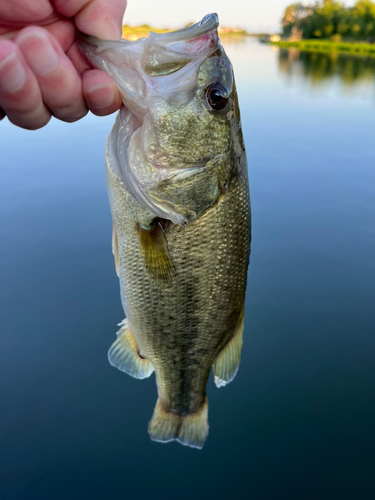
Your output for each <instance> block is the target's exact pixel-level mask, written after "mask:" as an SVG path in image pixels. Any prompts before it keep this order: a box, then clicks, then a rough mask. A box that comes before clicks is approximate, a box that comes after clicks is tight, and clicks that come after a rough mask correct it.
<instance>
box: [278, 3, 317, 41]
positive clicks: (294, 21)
mask: <svg viewBox="0 0 375 500" xmlns="http://www.w3.org/2000/svg"><path fill="white" fill-rule="evenodd" d="M311 13H312V9H311V7H308V6H305V5H303V4H302V3H300V2H298V3H293V4H291V5H289V6H288V7H287V8H286V9H285V12H284V16H283V18H282V20H281V25H282V28H283V34H284V35H285V36H290V34H291V32H292V29H293V28H294V27H295V26H296V27H297V28H299V27H300V25H301V22H302V20H303V19H305V18H306V17H307V16H309V15H311Z"/></svg>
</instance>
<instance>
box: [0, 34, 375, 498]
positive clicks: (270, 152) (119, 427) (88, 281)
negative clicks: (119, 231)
mask: <svg viewBox="0 0 375 500" xmlns="http://www.w3.org/2000/svg"><path fill="white" fill-rule="evenodd" d="M227 51H228V53H229V56H230V57H231V59H232V62H233V64H234V67H235V72H236V76H237V85H238V90H239V96H240V104H241V110H242V121H243V128H244V134H245V140H246V144H247V150H248V158H249V172H250V183H251V197H252V208H253V246H252V256H251V265H250V274H249V287H248V295H247V300H246V327H245V336H244V338H245V344H244V349H243V357H242V362H241V367H240V371H239V373H238V375H237V378H236V380H235V382H234V383H233V384H230V385H229V386H228V387H227V388H224V389H220V390H218V389H216V387H214V384H213V382H212V380H211V379H210V381H209V384H208V398H209V404H210V410H209V417H210V435H209V438H208V440H207V442H206V444H205V447H204V449H203V450H202V451H197V450H194V449H189V448H185V447H182V446H181V445H178V444H176V443H171V444H168V445H162V444H158V443H154V442H151V441H150V440H149V438H148V434H147V424H148V421H149V419H150V417H151V415H152V411H153V407H154V404H155V402H156V388H155V380H154V377H152V378H151V379H150V380H146V381H137V380H134V379H132V378H130V377H128V376H126V375H125V374H122V373H121V372H119V371H118V370H115V369H114V368H112V367H110V365H109V364H108V362H107V350H108V348H109V346H110V344H111V343H112V342H113V340H114V338H115V332H116V324H117V323H118V322H120V321H121V320H122V319H123V312H122V307H121V303H120V296H119V286H118V280H117V278H116V275H115V272H114V265H113V258H112V255H111V217H110V212H109V207H108V201H107V193H106V186H105V178H104V168H103V162H104V141H105V138H106V135H107V133H108V131H109V129H110V127H111V124H112V122H113V117H107V118H101V119H100V118H95V117H93V116H88V117H87V118H86V119H84V120H82V121H80V122H79V123H77V124H71V125H68V124H63V123H59V122H57V121H52V123H51V124H50V125H49V126H48V127H47V128H45V129H43V130H40V131H37V132H28V131H23V130H20V129H17V128H16V127H14V126H12V125H10V124H9V123H7V122H6V121H5V122H3V123H1V124H0V134H1V136H0V145H1V155H0V164H1V168H0V233H1V240H0V241H1V245H0V254H1V259H0V267H1V271H0V276H1V282H0V301H1V315H0V322H1V331H0V342H1V348H0V380H1V382H0V450H1V451H0V476H1V480H0V498H1V499H2V500H19V499H22V500H34V499H35V500H50V499H54V500H65V499H70V500H71V499H90V500H106V499H110V498H125V499H133V498H139V499H151V498H152V499H154V498H163V499H178V500H185V499H192V498H194V499H201V498H202V499H203V498H204V499H211V498H218V499H221V498H223V499H224V498H225V499H229V498H231V499H232V498H241V499H242V498H244V499H245V498H246V499H247V498H251V499H261V500H266V499H271V500H273V499H288V500H290V499H298V500H299V499H317V500H322V499H327V500H328V499H329V500H332V499H340V500H342V499H346V498H348V499H361V500H366V499H372V498H374V488H375V479H374V478H375V476H374V474H373V472H374V468H375V452H374V449H375V429H374V421H375V396H374V394H375V392H374V384H375V368H374V360H375V258H374V256H375V224H374V223H375V168H374V167H375V141H374V130H375V68H374V66H375V63H374V59H371V60H368V59H367V60H365V59H357V58H350V57H347V56H345V57H344V56H340V57H336V56H325V55H316V54H315V55H311V54H298V53H296V52H285V51H282V52H279V51H277V50H274V49H272V48H270V47H268V46H262V45H259V44H258V43H256V42H254V41H249V42H245V43H242V44H234V45H231V44H229V45H227Z"/></svg>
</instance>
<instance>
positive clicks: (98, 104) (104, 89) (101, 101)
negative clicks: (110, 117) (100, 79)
mask: <svg viewBox="0 0 375 500" xmlns="http://www.w3.org/2000/svg"><path fill="white" fill-rule="evenodd" d="M86 94H87V98H88V99H89V101H90V103H91V104H92V106H93V107H94V108H97V109H102V108H108V106H110V105H111V104H113V101H114V100H115V95H114V92H113V87H112V85H107V84H105V83H101V84H98V85H93V86H92V87H90V88H88V89H87V91H86Z"/></svg>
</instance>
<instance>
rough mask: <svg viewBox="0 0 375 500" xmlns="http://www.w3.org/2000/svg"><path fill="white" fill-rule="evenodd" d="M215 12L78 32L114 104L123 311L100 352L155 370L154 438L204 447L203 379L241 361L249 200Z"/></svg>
mask: <svg viewBox="0 0 375 500" xmlns="http://www.w3.org/2000/svg"><path fill="white" fill-rule="evenodd" d="M217 27H218V18H217V16H216V14H210V15H208V16H206V17H205V18H204V19H203V20H202V21H201V22H200V23H198V24H195V25H193V26H191V27H188V28H184V29H182V30H179V31H175V32H170V33H166V34H155V33H152V32H151V33H150V35H149V37H148V38H146V39H140V40H137V41H134V42H129V41H125V40H123V41H121V42H112V41H101V40H98V39H95V38H92V37H86V36H84V35H83V36H81V37H80V47H81V51H82V52H83V53H84V54H85V56H86V57H87V59H88V60H89V61H90V62H91V63H92V64H93V65H94V66H95V67H97V68H99V69H102V70H104V71H106V72H107V73H108V74H110V75H111V76H112V77H113V78H114V79H115V81H116V83H117V85H118V87H119V89H120V92H121V94H122V96H123V103H124V106H123V107H122V108H121V110H120V111H119V114H118V115H117V118H116V122H115V124H114V127H113V129H112V131H111V133H110V135H109V137H108V140H107V144H106V154H105V156H106V169H107V181H108V192H109V199H110V206H111V212H112V218H113V242H112V243H113V253H114V256H115V263H116V269H117V272H118V275H119V279H120V287H121V298H122V304H123V307H124V311H125V315H126V319H125V320H124V321H123V323H121V324H120V326H121V328H120V330H119V332H118V333H117V340H116V341H115V342H114V344H113V345H112V347H111V348H110V351H109V360H110V362H111V364H112V365H114V366H115V367H117V368H119V369H120V370H122V371H124V372H126V373H128V374H129V375H132V376H133V377H136V378H140V379H142V378H146V377H149V376H150V375H151V374H152V372H153V371H155V375H156V383H157V388H158V396H159V397H158V400H157V403H156V407H155V411H154V414H153V417H152V419H151V421H150V424H149V434H150V436H151V438H152V439H153V440H155V441H162V442H168V441H172V440H177V441H179V442H180V443H182V444H184V445H188V446H192V447H197V448H201V447H202V446H203V443H204V441H205V439H206V437H207V434H208V420H207V413H208V405H207V397H206V391H205V388H206V383H207V379H208V376H209V373H210V369H211V366H213V372H214V380H215V383H216V385H217V387H222V386H224V385H226V384H227V383H228V382H230V381H231V380H233V378H234V377H235V375H236V372H237V369H238V365H239V362H240V356H241V348H242V333H243V325H244V302H245V291H246V280H247V269H248V263H249V255H250V200H249V185H248V175H247V163H246V154H245V147H244V141H243V137H242V131H241V122H240V112H239V107H238V99H237V93H236V87H235V82H234V77H233V70H232V66H231V63H230V61H229V59H228V57H227V55H226V54H225V52H224V49H223V48H222V46H221V45H220V41H219V38H218V34H217Z"/></svg>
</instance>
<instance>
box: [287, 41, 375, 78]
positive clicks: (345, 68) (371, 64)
mask: <svg viewBox="0 0 375 500" xmlns="http://www.w3.org/2000/svg"><path fill="white" fill-rule="evenodd" d="M279 70H280V72H281V73H284V74H287V75H289V76H297V77H301V76H303V77H305V78H307V79H309V80H310V81H311V82H312V83H313V84H314V85H319V84H321V83H324V82H326V81H327V80H331V79H332V78H335V77H339V78H340V81H341V82H342V83H343V84H345V85H347V86H349V87H352V86H354V85H357V84H359V83H360V84H366V85H373V84H374V83H375V78H374V76H375V58H372V57H356V56H349V55H346V54H337V53H332V54H323V53H317V52H303V51H299V50H297V49H293V48H292V49H280V51H279Z"/></svg>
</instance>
